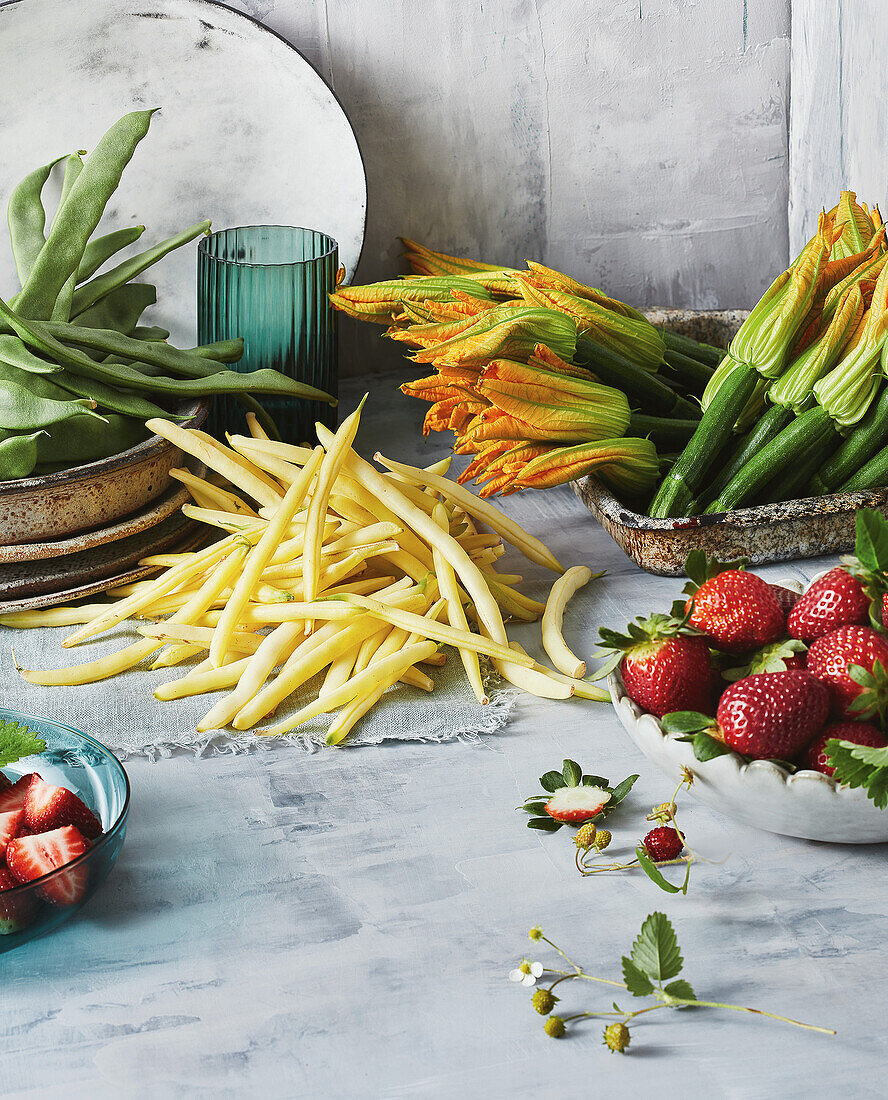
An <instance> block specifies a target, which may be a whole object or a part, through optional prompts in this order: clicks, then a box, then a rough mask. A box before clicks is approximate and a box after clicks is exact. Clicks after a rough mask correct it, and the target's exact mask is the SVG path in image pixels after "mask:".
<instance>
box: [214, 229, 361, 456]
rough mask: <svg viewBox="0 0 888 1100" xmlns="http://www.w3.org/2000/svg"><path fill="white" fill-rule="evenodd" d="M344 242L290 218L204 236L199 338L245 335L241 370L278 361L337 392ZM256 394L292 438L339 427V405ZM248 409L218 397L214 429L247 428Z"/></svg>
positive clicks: (288, 439)
mask: <svg viewBox="0 0 888 1100" xmlns="http://www.w3.org/2000/svg"><path fill="white" fill-rule="evenodd" d="M338 266H339V246H338V245H337V243H336V241H334V240H333V238H332V237H328V236H327V234H326V233H319V232H318V231H317V230H314V229H297V228H294V227H292V226H288V225H247V226H241V227H240V228H237V229H223V230H221V231H220V232H218V233H213V234H212V235H211V236H209V237H204V238H203V240H202V241H201V242H200V245H199V247H198V252H197V338H198V342H199V343H201V344H208V343H213V342H214V341H216V340H227V339H230V338H231V337H233V336H243V338H244V355H243V358H242V359H241V360H240V362H239V363H236V364H233V366H234V369H235V370H237V371H241V372H246V371H254V370H259V369H260V368H261V367H272V368H274V369H275V370H279V371H281V372H282V373H283V374H286V375H288V376H289V377H290V378H295V379H296V380H297V381H299V382H306V383H308V384H309V385H311V386H317V387H318V388H319V389H322V390H325V391H326V392H327V393H330V394H333V396H334V397H335V396H337V391H338V362H337V357H338V343H337V328H336V313H335V311H334V310H333V308H332V307H331V305H330V302H329V299H328V297H327V295H328V294H329V293H330V292H331V291H333V290H335V289H336V270H337V267H338ZM255 396H256V399H257V400H259V401H261V403H262V404H263V405H264V407H265V408H266V409H267V410H268V412H269V413H270V414H271V416H272V417H273V418H274V421H275V423H276V424H277V426H278V428H279V429H280V433H281V437H282V438H283V439H284V440H285V441H286V442H290V443H300V442H303V441H312V440H314V437H315V431H314V424H315V421H316V420H320V421H321V422H322V423H324V424H326V425H327V426H328V427H330V428H334V427H335V426H336V409H335V408H332V407H331V406H330V405H327V404H325V403H324V402H320V401H304V400H301V399H299V398H292V397H283V396H278V395H271V394H256V395H255ZM244 411H245V410H244V409H243V406H241V405H240V404H238V402H237V401H235V400H234V399H233V398H229V397H222V398H218V397H217V398H216V401H215V403H214V408H213V412H212V414H211V417H210V430H211V431H212V432H213V433H214V434H216V435H221V434H222V433H224V432H225V431H232V430H234V431H242V430H243V426H244Z"/></svg>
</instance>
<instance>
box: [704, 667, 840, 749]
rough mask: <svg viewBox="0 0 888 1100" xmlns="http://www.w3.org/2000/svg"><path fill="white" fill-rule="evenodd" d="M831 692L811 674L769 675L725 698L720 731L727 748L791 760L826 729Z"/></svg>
mask: <svg viewBox="0 0 888 1100" xmlns="http://www.w3.org/2000/svg"><path fill="white" fill-rule="evenodd" d="M828 714H829V692H828V691H827V690H826V688H825V686H824V685H823V684H822V683H821V682H820V681H819V680H817V679H815V677H814V676H812V675H811V674H810V672H801V671H797V670H790V671H788V672H767V673H762V674H760V675H757V676H748V677H747V678H746V679H745V680H738V681H737V683H736V684H732V685H731V686H730V687H729V688H728V689H727V691H726V692H725V693H724V694H723V695H722V697H721V699H720V700H719V704H718V711H717V712H716V724H717V732H716V734H715V736H718V737H720V738H721V740H722V741H724V743H725V744H726V745H728V747H729V748H732V749H734V750H736V751H737V752H740V753H743V754H744V755H745V756H752V757H754V758H756V759H764V760H792V759H793V758H794V757H796V756H797V755H798V754H799V753H800V752H801V751H802V749H803V748H804V747H805V746H806V745H808V744H809V743H810V742H811V741H812V740H813V738H814V737H816V735H817V734H818V733H819V732H820V730H821V729H822V728H823V724H824V722H825V721H826V719H827V715H828Z"/></svg>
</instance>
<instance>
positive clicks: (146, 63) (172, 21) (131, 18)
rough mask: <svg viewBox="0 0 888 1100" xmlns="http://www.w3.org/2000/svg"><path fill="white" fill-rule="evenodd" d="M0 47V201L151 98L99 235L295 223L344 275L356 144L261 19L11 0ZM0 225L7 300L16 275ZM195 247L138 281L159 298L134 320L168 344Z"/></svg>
mask: <svg viewBox="0 0 888 1100" xmlns="http://www.w3.org/2000/svg"><path fill="white" fill-rule="evenodd" d="M0 47H2V56H3V65H2V66H0V102H2V103H3V104H4V110H3V115H2V120H0V137H2V145H3V156H2V157H0V210H3V211H5V208H6V203H7V200H8V198H9V194H10V191H11V190H12V188H13V186H14V185H15V184H16V183H17V182H18V180H19V179H21V177H22V176H24V175H25V174H26V173H27V172H29V171H30V170H31V169H33V168H36V167H38V166H39V165H41V164H46V163H48V162H49V161H50V160H52V159H53V158H54V157H57V156H59V155H61V154H64V153H68V152H71V151H72V150H75V149H77V148H84V149H87V150H88V149H91V148H92V147H93V146H94V145H95V143H96V141H97V140H98V138H99V137H100V136H101V135H102V133H104V131H105V130H106V129H107V128H108V127H109V126H110V125H111V124H112V123H113V122H114V121H115V120H116V119H118V118H119V117H120V116H121V115H123V114H126V112H127V111H131V110H137V109H144V108H147V107H157V106H159V107H161V108H162V110H161V111H160V112H159V113H158V114H157V115H156V116H155V117H154V119H153V121H152V123H151V129H150V131H149V133H148V135H147V136H146V137H145V138H144V140H143V141H142V142H141V144H140V145H139V147H138V149H137V150H136V153H135V156H134V157H133V159H132V161H131V162H130V164H129V167H128V168H127V169H126V171H125V172H124V175H123V180H122V182H121V185H120V187H119V189H118V191H117V193H116V194H115V196H114V197H113V198H112V200H111V202H110V204H109V207H108V210H107V211H106V214H105V218H104V220H103V222H102V223H101V225H100V227H99V230H98V231H97V232H103V231H104V232H107V231H109V230H111V229H116V228H119V227H121V226H124V225H135V224H144V225H146V226H147V230H146V232H145V233H144V234H143V236H142V238H141V241H140V242H139V244H138V245H136V246H135V247H134V248H133V249H132V250H131V251H139V250H140V249H141V248H145V247H148V246H149V245H151V244H153V243H155V242H156V241H160V240H162V239H164V238H165V237H168V236H171V235H172V234H173V233H175V232H177V231H178V230H180V229H182V228H184V227H186V226H188V225H191V224H193V223H194V222H198V221H201V220H202V219H204V218H212V220H213V227H214V228H215V229H224V228H227V227H230V226H236V225H252V224H280V225H297V226H305V227H307V228H311V229H319V230H321V231H323V232H325V233H328V234H329V235H330V236H332V237H334V238H335V239H336V240H337V241H338V242H339V258H340V263H342V264H344V265H345V267H346V269H347V273H348V276H351V275H352V274H353V272H354V269H355V267H356V265H357V262H358V258H359V256H360V252H361V245H362V243H363V238H364V221H365V215H366V206H367V186H366V178H365V175H364V165H363V162H362V160H361V153H360V150H359V149H358V145H357V142H356V140H355V136H354V134H353V132H352V129H351V126H350V124H349V121H348V119H347V118H346V116H345V113H344V112H343V110H342V107H341V106H340V105H339V102H338V100H337V99H336V97H335V95H334V94H333V92H331V91H330V89H329V88H328V87H327V85H326V84H325V83H324V81H323V80H322V79H321V78H320V77H319V76H318V74H317V73H316V72H315V71H314V69H313V68H312V67H311V65H309V63H308V62H307V61H306V60H305V59H304V58H303V57H302V56H301V55H300V54H299V53H298V52H297V51H296V49H294V48H293V47H292V46H290V45H289V44H287V43H286V42H284V41H283V39H281V38H279V37H278V36H277V35H275V34H274V33H273V32H271V31H269V30H268V29H267V28H265V27H262V26H260V25H259V24H258V23H256V22H254V21H253V20H251V19H249V18H247V17H246V16H244V15H241V14H239V13H238V12H235V11H232V10H231V9H229V8H226V7H224V6H222V5H220V4H217V3H213V2H211V0H13V2H11V3H7V4H4V5H2V6H0ZM60 167H61V166H59V167H58V168H57V169H56V170H55V172H54V174H53V178H52V179H51V180H50V182H49V183H48V184H47V188H46V194H47V195H51V196H52V197H53V200H54V198H55V196H57V195H58V190H59V184H60V178H61V172H60ZM0 224H2V227H3V228H2V232H0V295H2V296H4V297H9V295H11V294H13V293H14V292H15V291H16V290H17V289H18V281H17V279H16V275H15V268H14V266H13V263H12V257H11V255H10V253H9V247H8V236H7V233H6V228H5V217H3V219H2V222H0ZM196 250H197V243H196V242H194V243H192V244H191V245H188V246H186V247H185V248H183V249H181V250H179V251H178V252H174V253H172V254H170V255H169V256H167V257H166V258H165V259H164V260H162V261H161V262H160V264H158V265H157V267H155V268H152V269H150V270H149V271H148V272H146V273H145V274H144V275H143V276H141V278H142V279H143V280H146V281H149V282H154V283H156V284H157V292H158V304H157V306H155V307H153V309H151V310H149V311H147V313H146V314H145V318H146V320H145V321H144V322H143V323H149V324H150V323H154V324H159V325H162V326H163V327H164V328H168V329H170V331H171V333H172V339H173V342H174V343H179V342H181V343H185V344H187V343H191V342H193V340H194V338H195V333H196V322H195V314H196V301H195V299H196V263H197V260H196V256H197V251H196ZM126 254H128V253H124V254H123V255H126Z"/></svg>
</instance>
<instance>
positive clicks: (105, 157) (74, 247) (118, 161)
mask: <svg viewBox="0 0 888 1100" xmlns="http://www.w3.org/2000/svg"><path fill="white" fill-rule="evenodd" d="M153 114H154V111H153V110H149V111H133V112H132V113H131V114H128V115H124V116H123V118H121V119H119V120H118V121H117V122H115V123H114V125H113V126H112V127H111V128H110V129H109V130H108V131H107V132H106V133H105V134H104V135H103V136H102V137H101V138H100V139H99V142H98V144H97V145H96V147H95V149H93V151H92V152H91V153H90V154H89V156H88V157H87V158H86V161H85V162H84V167H83V171H82V172H81V173H80V175H79V176H78V178H77V180H76V181H75V183H74V186H73V187H72V189H71V194H70V195H69V196H68V201H67V202H66V203H65V204H64V206H62V208H61V209H60V210H59V213H58V216H57V217H56V219H55V222H54V223H53V226H52V229H51V230H50V232H49V236H48V237H47V239H46V244H45V245H44V247H43V248H42V249H41V250H40V254H39V255H38V256H37V258H36V260H35V261H34V264H33V267H32V268H31V270H30V273H29V274H28V277H27V279H26V281H25V284H24V286H23V287H22V292H21V294H20V295H19V297H18V300H17V303H16V304H17V306H18V308H19V309H20V310H21V312H22V314H23V315H24V316H26V317H35V318H38V319H39V318H47V317H50V316H51V314H52V310H53V306H54V305H55V303H56V300H57V298H58V296H59V294H60V293H61V290H62V287H63V286H64V285H65V282H66V281H67V279H68V278H69V276H70V275H71V274H72V273H74V272H76V271H77V269H78V268H79V266H80V262H81V260H82V259H83V254H84V251H85V249H86V245H87V242H88V241H89V238H90V237H91V236H92V234H93V232H94V231H95V228H96V226H97V225H98V224H99V220H100V219H101V217H102V213H103V212H104V209H105V206H106V205H107V203H108V200H109V199H110V197H111V196H112V195H113V194H114V192H115V190H116V189H117V185H118V184H119V183H120V177H121V174H122V173H123V170H124V168H125V167H126V166H127V164H128V163H129V161H130V159H131V158H132V155H133V153H134V152H135V149H136V146H137V145H138V143H139V142H140V141H141V140H142V138H143V137H144V136H145V134H147V133H148V126H149V125H150V122H151V116H152V115H153Z"/></svg>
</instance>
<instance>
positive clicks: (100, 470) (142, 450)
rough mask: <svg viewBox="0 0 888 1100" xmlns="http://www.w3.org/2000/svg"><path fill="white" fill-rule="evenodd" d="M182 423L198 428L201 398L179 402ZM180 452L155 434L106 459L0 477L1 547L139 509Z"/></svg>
mask: <svg viewBox="0 0 888 1100" xmlns="http://www.w3.org/2000/svg"><path fill="white" fill-rule="evenodd" d="M178 411H179V414H180V415H182V416H183V417H185V419H184V420H181V421H179V423H181V425H182V427H184V428H200V427H201V426H202V425H203V423H204V421H205V420H206V418H207V414H208V412H209V403H208V401H207V400H206V399H200V400H196V401H191V402H188V403H187V404H183V405H182V406H180V407H179V410H178ZM181 464H182V452H181V451H180V450H179V448H178V447H174V446H173V445H172V444H171V443H168V442H167V441H166V440H165V439H161V437H160V436H158V435H152V436H149V438H148V439H146V440H144V441H143V442H142V443H138V444H137V445H136V446H135V447H131V448H130V449H129V450H127V451H122V452H121V453H120V454H117V455H112V456H111V457H110V458H102V459H99V461H98V462H88V463H86V464H85V465H82V466H72V467H71V468H70V469H68V470H60V471H59V472H58V473H55V474H44V475H43V476H41V477H24V478H19V479H18V480H16V481H0V546H15V545H17V544H20V543H34V542H45V541H50V540H51V541H55V540H59V539H62V538H64V537H65V536H68V535H73V534H76V533H77V532H80V531H91V530H93V529H94V528H97V527H107V526H109V525H111V524H113V523H114V522H115V521H116V520H119V519H121V518H122V517H123V516H128V515H131V514H132V513H133V512H136V511H138V510H139V509H140V508H144V506H145V505H146V504H148V503H149V501H152V500H154V499H156V498H157V497H158V496H160V494H161V493H162V492H164V490H165V489H166V488H167V486H168V485H169V483H170V477H169V473H170V470H171V469H173V467H174V466H178V465H181Z"/></svg>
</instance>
